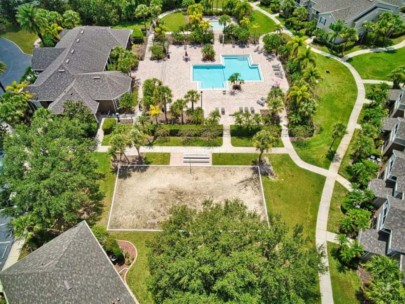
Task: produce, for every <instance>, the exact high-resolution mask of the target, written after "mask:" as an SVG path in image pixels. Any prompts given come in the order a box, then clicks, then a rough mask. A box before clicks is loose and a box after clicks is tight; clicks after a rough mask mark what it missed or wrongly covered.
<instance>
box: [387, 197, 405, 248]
mask: <svg viewBox="0 0 405 304" xmlns="http://www.w3.org/2000/svg"><path fill="white" fill-rule="evenodd" d="M388 203H389V205H390V209H389V212H388V214H387V218H386V220H385V223H384V228H385V229H389V230H390V231H391V250H395V251H398V252H401V253H405V201H404V200H400V199H397V198H393V197H392V196H389V197H388Z"/></svg>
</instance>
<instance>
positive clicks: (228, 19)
mask: <svg viewBox="0 0 405 304" xmlns="http://www.w3.org/2000/svg"><path fill="white" fill-rule="evenodd" d="M218 23H219V24H220V25H223V27H224V28H223V30H222V34H223V35H224V36H223V37H222V45H225V29H226V27H227V26H228V24H230V23H231V17H229V16H228V15H222V16H221V17H219V19H218Z"/></svg>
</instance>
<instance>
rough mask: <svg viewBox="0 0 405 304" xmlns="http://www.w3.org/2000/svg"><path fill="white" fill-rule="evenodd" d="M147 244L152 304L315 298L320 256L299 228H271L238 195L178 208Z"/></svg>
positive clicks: (273, 220) (276, 222)
mask: <svg viewBox="0 0 405 304" xmlns="http://www.w3.org/2000/svg"><path fill="white" fill-rule="evenodd" d="M162 228H163V232H162V233H160V234H159V235H157V236H156V238H154V239H153V240H152V241H151V242H150V244H149V247H150V249H151V250H150V253H149V266H150V272H151V280H150V284H149V288H150V290H151V292H152V295H153V298H154V300H155V302H156V303H177V304H178V303H308V302H311V301H312V300H314V299H316V298H317V297H319V295H318V292H317V280H318V271H321V272H322V270H323V266H322V265H321V261H320V254H319V253H318V252H317V251H316V250H315V248H308V244H307V243H306V240H305V239H304V237H303V235H302V227H300V226H297V227H295V228H294V230H293V231H292V232H291V231H288V229H287V228H286V226H285V225H284V224H283V223H282V222H280V220H279V219H278V218H271V220H270V226H269V225H268V223H267V222H265V221H263V220H261V219H260V217H259V216H258V215H257V214H256V213H251V212H248V211H247V208H246V206H245V205H244V204H243V203H242V202H241V201H238V200H234V201H225V202H224V203H223V204H214V203H212V202H211V201H206V202H205V203H204V207H203V210H202V211H201V212H197V211H195V210H192V209H190V208H188V207H187V206H177V207H175V208H174V209H173V210H172V215H171V217H170V218H169V219H168V220H167V221H165V222H164V223H163V225H162Z"/></svg>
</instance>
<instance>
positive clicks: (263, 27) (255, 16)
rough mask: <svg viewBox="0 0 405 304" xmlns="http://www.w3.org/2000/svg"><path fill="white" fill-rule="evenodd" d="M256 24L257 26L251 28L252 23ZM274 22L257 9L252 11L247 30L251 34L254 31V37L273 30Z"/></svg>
mask: <svg viewBox="0 0 405 304" xmlns="http://www.w3.org/2000/svg"><path fill="white" fill-rule="evenodd" d="M254 24H257V25H259V28H258V29H257V30H255V29H254V28H253V25H254ZM275 25H276V24H275V23H274V21H273V20H272V19H270V18H269V17H267V16H266V15H265V14H263V13H261V12H259V11H253V13H252V17H251V20H250V23H249V31H250V33H251V34H252V35H253V34H254V33H255V31H256V39H257V38H258V37H259V36H261V35H263V34H266V33H269V32H273V31H274V27H275Z"/></svg>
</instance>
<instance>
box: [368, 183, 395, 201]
mask: <svg viewBox="0 0 405 304" xmlns="http://www.w3.org/2000/svg"><path fill="white" fill-rule="evenodd" d="M368 188H369V189H370V190H372V191H373V193H374V195H375V196H376V197H380V198H385V197H387V195H392V191H393V189H392V188H390V187H387V184H386V182H385V181H384V180H382V179H379V178H375V179H372V180H371V181H370V183H369V184H368Z"/></svg>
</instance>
